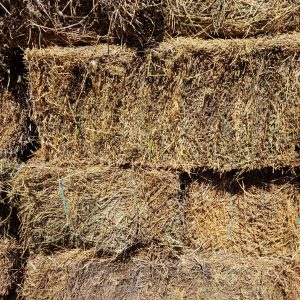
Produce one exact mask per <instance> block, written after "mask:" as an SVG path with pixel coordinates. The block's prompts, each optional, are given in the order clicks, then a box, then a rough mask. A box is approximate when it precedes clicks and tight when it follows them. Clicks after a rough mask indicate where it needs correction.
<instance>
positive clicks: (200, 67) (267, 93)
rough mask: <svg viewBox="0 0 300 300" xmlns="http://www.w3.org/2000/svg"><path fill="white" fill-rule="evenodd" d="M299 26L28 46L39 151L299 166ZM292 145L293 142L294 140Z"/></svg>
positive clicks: (135, 160) (223, 165) (160, 162)
mask: <svg viewBox="0 0 300 300" xmlns="http://www.w3.org/2000/svg"><path fill="white" fill-rule="evenodd" d="M299 37H300V35H299V34H294V35H283V36H279V37H276V38H272V39H264V38H262V39H245V40H227V41H223V40H214V41H203V40H199V39H178V40H173V41H169V42H165V43H162V44H161V46H160V47H159V48H158V49H155V50H152V51H148V53H147V54H146V57H145V59H143V58H141V57H140V56H137V55H136V54H135V53H134V52H133V51H131V50H128V49H126V48H120V47H117V46H111V47H110V48H108V47H107V46H106V45H100V46H97V47H86V48H78V49H71V48H70V49H68V48H50V49H45V50H31V51H27V54H26V57H27V62H28V67H29V78H30V85H31V86H30V92H31V96H32V98H33V101H34V118H35V122H36V124H37V126H38V130H39V133H40V137H41V143H42V149H43V153H44V154H43V155H44V156H45V157H46V158H51V157H57V156H58V157H70V156H72V155H73V154H74V153H76V154H78V156H80V155H83V156H86V157H92V158H93V160H94V161H95V160H96V159H101V160H102V159H103V160H105V161H107V162H108V163H116V164H123V163H132V164H143V165H148V166H155V167H157V166H163V167H172V168H184V169H187V170H189V169H191V168H195V167H208V168H213V169H216V170H218V171H228V170H232V169H254V168H263V167H267V166H272V167H274V168H278V167H282V166H287V165H288V166H296V165H299V151H298V150H297V149H298V148H299V137H300V126H299V123H300V101H299V97H298V95H299V93H300V84H299V71H298V69H299V65H300V60H299V53H300V43H299ZM297 147H298V148H297Z"/></svg>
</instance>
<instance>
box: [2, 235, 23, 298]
mask: <svg viewBox="0 0 300 300" xmlns="http://www.w3.org/2000/svg"><path fill="white" fill-rule="evenodd" d="M20 257H21V251H20V247H19V246H18V245H17V243H16V242H15V241H14V240H12V239H0V270H1V271H0V298H1V299H10V298H7V297H8V296H9V295H10V294H11V292H12V289H13V288H14V286H15V284H17V282H18V276H19V274H18V272H19V271H20V270H19V267H20Z"/></svg>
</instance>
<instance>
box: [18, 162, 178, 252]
mask: <svg viewBox="0 0 300 300" xmlns="http://www.w3.org/2000/svg"><path fill="white" fill-rule="evenodd" d="M179 189H180V187H179V182H178V181H177V175H176V174H175V175H173V174H171V173H170V172H167V171H156V170H153V171H147V170H140V169H135V170H134V169H118V168H114V167H104V166H100V165H94V166H84V164H81V165H78V164H76V165H72V164H62V163H60V164H59V162H52V164H50V163H48V164H46V163H42V162H38V163H36V164H33V163H32V164H29V165H27V166H24V167H23V168H22V170H21V171H20V172H19V174H18V175H17V176H16V177H15V179H14V183H13V189H12V195H19V198H18V199H17V202H16V205H18V210H19V218H20V220H21V225H22V229H21V232H20V235H21V238H22V240H23V243H24V245H25V246H28V247H29V249H30V250H38V251H45V252H49V251H52V250H57V249H62V248H72V247H81V248H87V249H89V248H93V249H94V250H95V251H96V252H97V254H99V255H105V256H120V255H123V254H124V255H125V254H126V253H127V252H130V251H131V249H135V248H138V247H141V246H142V245H145V244H148V243H150V242H153V241H155V242H157V243H158V244H164V245H168V246H169V247H170V248H171V249H172V248H176V247H180V245H181V242H180V239H181V235H182V234H181V228H182V226H181V224H182V218H181V212H180V201H179V197H180V191H179Z"/></svg>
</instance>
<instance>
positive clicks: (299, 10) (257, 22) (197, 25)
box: [163, 0, 300, 38]
mask: <svg viewBox="0 0 300 300" xmlns="http://www.w3.org/2000/svg"><path fill="white" fill-rule="evenodd" d="M163 3H165V10H164V18H165V27H166V28H165V30H166V32H167V33H168V34H169V35H171V36H197V37H203V38H207V37H216V36H218V37H224V38H232V37H234V38H236V37H243V38H245V37H250V36H256V35H258V34H276V33H284V32H289V31H294V30H299V29H300V6H299V2H298V1H297V0H279V1H278V0H253V1H248V0H246V1H244V0H226V1H224V0H216V1H210V0H202V1H197V0H164V1H163Z"/></svg>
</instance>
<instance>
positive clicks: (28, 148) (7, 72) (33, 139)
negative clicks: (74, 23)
mask: <svg viewBox="0 0 300 300" xmlns="http://www.w3.org/2000/svg"><path fill="white" fill-rule="evenodd" d="M2 56H3V66H1V69H0V72H1V75H2V76H1V78H2V81H1V86H2V87H3V88H6V89H7V90H9V91H10V92H11V93H12V95H13V98H14V101H16V102H17V104H18V105H19V106H20V109H22V110H23V111H27V112H28V114H27V117H26V119H25V120H24V123H23V124H22V127H23V128H22V141H21V142H20V144H19V145H17V151H16V153H15V155H16V158H17V159H18V160H19V161H21V162H26V161H27V160H28V159H30V158H31V157H32V156H33V154H34V152H36V151H37V150H38V149H39V148H40V141H39V134H38V130H37V126H36V125H35V123H34V121H33V120H32V118H31V114H32V108H31V101H30V98H29V95H28V80H27V74H28V72H27V68H26V66H25V63H24V51H23V50H22V49H21V48H7V49H5V50H4V51H3V52H2Z"/></svg>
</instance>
